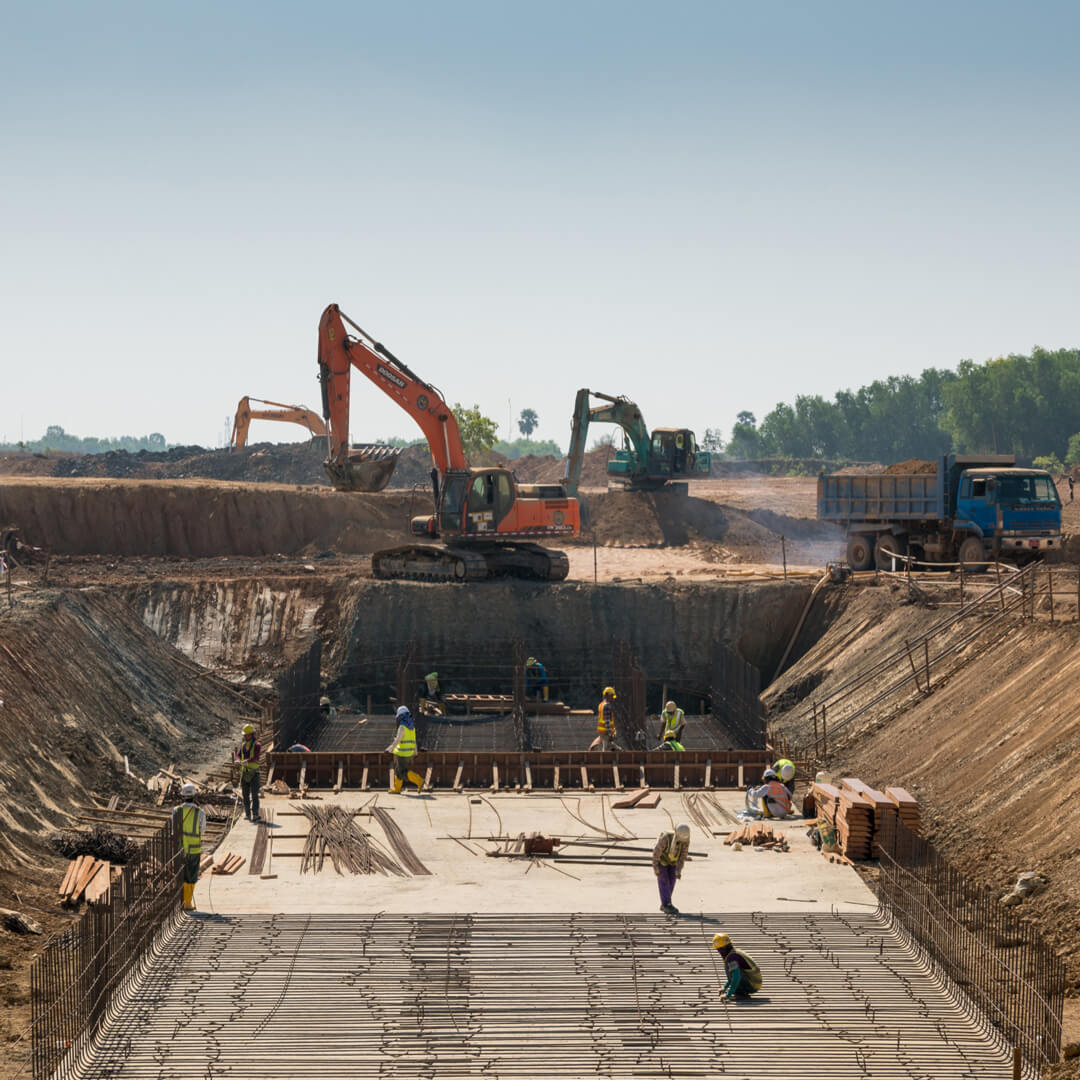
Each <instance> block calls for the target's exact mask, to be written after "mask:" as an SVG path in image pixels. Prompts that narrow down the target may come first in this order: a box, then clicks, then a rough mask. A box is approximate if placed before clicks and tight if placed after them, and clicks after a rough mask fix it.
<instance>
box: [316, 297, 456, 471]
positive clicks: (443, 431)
mask: <svg viewBox="0 0 1080 1080" xmlns="http://www.w3.org/2000/svg"><path fill="white" fill-rule="evenodd" d="M346 322H347V323H348V324H349V326H351V327H352V328H353V329H354V330H355V331H356V333H357V335H358V336H352V335H350V334H349V333H348V332H347V331H346V329H345V323H346ZM353 367H355V368H357V370H359V371H360V372H362V373H363V374H364V375H366V376H367V377H368V378H369V379H370V380H371V381H372V382H373V383H374V384H375V385H376V386H377V387H378V388H379V389H380V390H382V392H383V393H384V394H386V396H387V397H389V398H391V399H392V400H393V401H395V402H396V403H397V404H398V405H400V406H401V408H403V409H404V410H405V411H406V412H407V413H408V414H409V415H410V416H411V417H412V418H413V419H414V420H415V421H416V423H417V424H418V425H419V427H420V430H421V431H422V432H423V433H424V436H425V438H426V439H427V441H428V446H429V447H430V449H431V457H432V460H433V461H434V462H435V467H436V468H437V469H438V470H439V475H440V477H442V476H445V475H446V473H447V472H448V471H450V470H451V469H467V468H468V462H467V461H466V460H465V449H464V447H463V446H462V443H461V433H460V432H459V431H458V423H457V418H456V417H455V416H454V412H453V410H452V409H451V408H450V406H449V405H447V404H446V402H445V401H444V400H443V398H442V395H441V394H440V393H439V391H438V390H436V389H435V387H433V386H432V385H431V384H430V383H426V382H424V381H423V380H422V379H420V378H419V377H418V376H416V375H415V374H414V373H413V372H412V371H410V370H409V368H408V367H407V366H406V365H405V364H403V363H402V362H401V361H400V360H398V358H397V357H396V356H394V354H393V353H391V352H390V351H389V349H387V348H386V347H385V346H383V345H381V344H380V343H379V342H377V341H375V340H374V339H373V338H372V337H371V336H370V335H369V334H366V333H365V332H364V331H363V330H361V329H360V327H359V326H357V325H356V323H354V322H353V321H352V320H351V319H350V318H349V317H348V316H347V315H345V314H343V313H342V311H341V310H340V309H339V308H338V306H337V304H331V305H330V306H329V307H327V309H326V310H325V311H324V312H323V313H322V318H321V319H320V320H319V381H320V382H321V383H322V398H323V416H324V417H325V418H326V424H327V428H328V430H329V437H330V454H329V457H328V458H327V460H326V470H327V472H328V473H329V475H330V478H331V480H333V482H334V486H335V487H338V488H341V489H343V490H346V491H379V490H381V489H382V488H384V487H385V486H386V484H387V483H388V482H389V480H390V475H391V474H392V473H393V469H394V464H395V463H396V460H397V455H396V453H391V452H389V451H388V448H386V447H364V448H361V449H359V450H358V451H353V452H350V449H349V394H350V377H351V374H352V369H353ZM387 466H389V467H387Z"/></svg>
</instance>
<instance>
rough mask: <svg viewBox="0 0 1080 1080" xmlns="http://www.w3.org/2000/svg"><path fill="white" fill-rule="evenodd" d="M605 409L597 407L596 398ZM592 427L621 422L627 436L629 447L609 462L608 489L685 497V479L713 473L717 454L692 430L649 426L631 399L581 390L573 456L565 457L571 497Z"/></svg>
mask: <svg viewBox="0 0 1080 1080" xmlns="http://www.w3.org/2000/svg"><path fill="white" fill-rule="evenodd" d="M593 397H595V398H599V399H600V400H601V401H603V402H606V404H604V405H595V406H594V405H593V404H592V402H591V400H590V399H591V398H593ZM590 424H617V425H618V426H619V427H621V428H622V429H623V432H624V434H625V436H626V438H625V445H624V447H623V448H622V449H621V450H616V451H615V456H614V457H613V458H612V459H611V460H610V461H609V462H608V463H607V472H608V486H609V487H614V488H622V489H623V490H626V491H658V490H660V489H664V490H667V491H672V490H674V491H678V492H681V493H683V494H685V493H686V490H687V487H686V481H687V480H693V479H696V478H700V477H703V476H709V475H710V474H711V473H712V455H711V454H709V453H708V451H705V450H699V449H698V446H697V440H696V439H695V438H694V433H693V432H692V431H691V430H690V429H689V428H653V430H652V434H650V433H649V429H648V428H647V427H646V426H645V418H644V417H643V416H642V415H641V409H639V408H638V407H637V405H635V404H634V402H632V401H631V400H630V399H629V398H626V397H611V396H610V395H608V394H601V393H600V392H599V391H596V390H588V389H582V390H579V391H578V392H577V398H576V399H575V400H574V420H573V426H572V428H571V432H570V453H569V454H568V456H567V459H566V473H565V475H564V477H563V485H564V486H565V488H566V493H567V495H569V496H571V497H573V496H574V495H576V494H577V489H578V482H579V481H580V480H581V467H582V464H583V463H584V460H585V442H586V438H587V436H588V433H589V425H590Z"/></svg>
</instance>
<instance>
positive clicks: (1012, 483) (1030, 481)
mask: <svg viewBox="0 0 1080 1080" xmlns="http://www.w3.org/2000/svg"><path fill="white" fill-rule="evenodd" d="M997 501H998V502H999V503H1033V502H1055V503H1056V502H1057V501H1058V500H1057V491H1056V489H1055V488H1054V483H1053V481H1052V480H1051V479H1050V477H1049V476H999V477H998V478H997Z"/></svg>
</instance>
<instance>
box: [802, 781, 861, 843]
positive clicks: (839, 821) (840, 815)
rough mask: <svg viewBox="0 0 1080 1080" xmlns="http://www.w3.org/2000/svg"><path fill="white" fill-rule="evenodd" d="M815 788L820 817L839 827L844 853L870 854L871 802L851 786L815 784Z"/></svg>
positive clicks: (838, 834)
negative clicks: (840, 786)
mask: <svg viewBox="0 0 1080 1080" xmlns="http://www.w3.org/2000/svg"><path fill="white" fill-rule="evenodd" d="M813 790H814V803H815V805H816V807H817V815H818V818H819V819H822V818H824V819H825V820H826V821H827V822H828V823H829V824H830V825H832V826H833V827H834V828H835V829H836V840H837V843H838V844H839V846H840V852H841V854H842V855H846V856H847V858H849V859H867V858H869V857H870V841H871V838H872V836H873V830H874V826H873V820H872V817H871V805H870V803H869V802H867V800H866V799H864V798H863V797H862V796H861V795H860V794H859V793H858V792H857V791H853V790H852V789H851V788H848V787H845V788H838V787H836V786H835V785H833V784H814V786H813Z"/></svg>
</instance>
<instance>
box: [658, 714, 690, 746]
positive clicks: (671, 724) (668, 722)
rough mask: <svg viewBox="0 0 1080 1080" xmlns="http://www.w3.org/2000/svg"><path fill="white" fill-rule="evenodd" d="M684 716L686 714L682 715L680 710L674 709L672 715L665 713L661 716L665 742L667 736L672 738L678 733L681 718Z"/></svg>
mask: <svg viewBox="0 0 1080 1080" xmlns="http://www.w3.org/2000/svg"><path fill="white" fill-rule="evenodd" d="M685 715H686V713H684V712H683V710H682V709H676V710H675V712H674V713H667V712H666V713H663V714H662V718H663V721H664V738H665V740H666V739H667V737H668V736H669V735H671V736H672V737H673V738H674V736H675V734H676V733H677V732H678V730H679V728H680V727H682V724H683V717H684V716H685Z"/></svg>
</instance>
